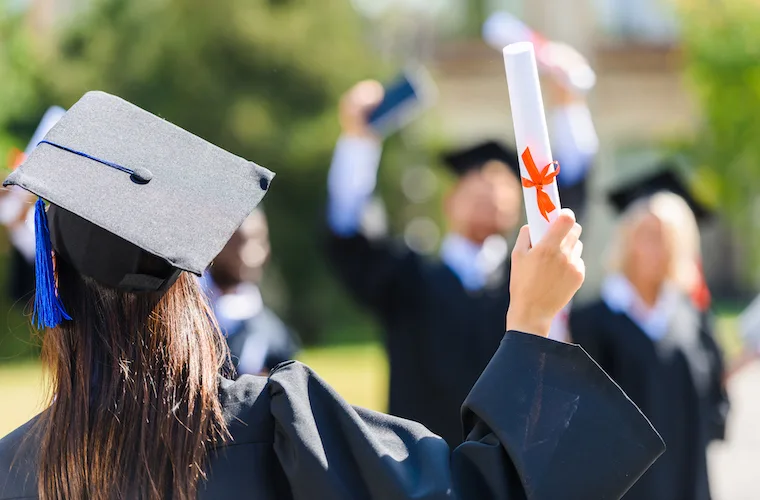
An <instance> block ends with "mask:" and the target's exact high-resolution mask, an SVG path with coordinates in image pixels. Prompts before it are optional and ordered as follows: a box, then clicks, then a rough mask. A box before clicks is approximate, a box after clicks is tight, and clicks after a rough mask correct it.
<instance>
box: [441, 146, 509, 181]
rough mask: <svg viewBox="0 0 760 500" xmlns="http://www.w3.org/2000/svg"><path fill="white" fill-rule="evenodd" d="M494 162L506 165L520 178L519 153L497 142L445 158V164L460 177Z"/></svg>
mask: <svg viewBox="0 0 760 500" xmlns="http://www.w3.org/2000/svg"><path fill="white" fill-rule="evenodd" d="M492 160H498V161H500V162H502V163H504V164H506V165H507V166H508V167H509V169H510V170H511V171H512V172H514V174H515V175H516V176H517V177H520V164H519V163H518V160H517V151H516V150H515V149H513V148H510V147H507V146H504V145H503V144H500V143H498V142H496V141H487V142H483V143H480V144H477V145H475V146H471V147H468V148H466V149H462V150H458V151H453V152H450V153H448V154H445V155H444V156H443V161H444V163H445V164H446V165H447V166H448V167H449V168H451V170H452V171H453V172H454V173H455V174H457V175H459V176H462V175H465V174H466V173H468V172H470V171H472V170H478V169H480V168H482V167H483V166H484V165H485V164H486V163H488V162H489V161H492Z"/></svg>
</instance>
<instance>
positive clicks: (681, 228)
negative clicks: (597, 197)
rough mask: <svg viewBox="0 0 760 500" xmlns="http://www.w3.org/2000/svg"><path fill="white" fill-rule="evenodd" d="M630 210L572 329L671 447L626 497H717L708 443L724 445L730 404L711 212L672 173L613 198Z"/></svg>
mask: <svg viewBox="0 0 760 500" xmlns="http://www.w3.org/2000/svg"><path fill="white" fill-rule="evenodd" d="M610 199H611V201H612V202H613V204H614V205H615V207H616V208H617V209H618V210H620V211H621V212H622V215H621V217H620V221H619V223H618V227H617V233H616V235H615V237H614V239H613V240H612V245H611V249H610V262H609V266H608V267H609V269H608V275H607V277H606V278H605V280H604V283H603V285H602V289H601V296H600V298H599V299H598V300H596V301H593V302H591V303H590V304H587V305H585V306H583V307H578V308H575V309H573V311H572V312H571V316H570V331H571V335H572V338H573V340H574V341H576V342H578V343H579V344H580V345H581V346H582V347H583V348H584V349H585V350H586V351H587V352H588V353H589V354H590V355H591V356H592V357H593V358H594V359H595V360H596V361H597V362H598V363H599V365H600V366H601V367H602V368H603V369H604V370H605V371H607V373H608V374H609V375H610V376H611V377H612V378H613V380H615V381H616V382H617V383H618V384H620V387H621V388H622V389H623V390H624V391H626V393H627V394H628V396H629V397H630V398H631V399H632V400H633V401H634V402H635V403H636V404H637V405H639V407H640V408H641V410H642V411H643V412H644V414H645V415H646V416H647V417H648V418H649V419H650V421H651V422H652V424H653V425H654V426H655V428H656V429H657V430H658V431H659V432H660V434H661V435H662V438H663V440H664V441H665V443H666V446H667V452H666V453H665V454H664V455H663V457H662V458H661V459H660V460H659V461H658V462H657V463H656V464H655V465H654V466H653V467H652V468H651V469H650V470H649V471H648V472H647V473H646V474H645V475H644V476H643V477H642V479H641V480H640V481H639V482H638V483H637V484H636V485H635V486H634V487H633V488H632V489H631V491H630V492H629V493H628V494H627V495H626V496H625V497H624V498H625V500H638V499H641V500H708V499H709V498H710V487H709V481H708V470H707V446H708V444H709V443H710V442H711V441H713V440H719V439H723V437H724V434H725V426H726V419H727V416H728V409H729V402H728V397H727V394H726V391H725V386H724V375H725V373H724V365H723V359H722V354H721V352H720V349H719V347H718V345H717V343H716V341H715V339H714V338H713V324H712V318H711V317H710V315H709V313H705V312H704V311H702V310H700V307H699V304H698V303H697V302H695V300H694V296H693V290H694V289H695V285H698V284H699V282H700V279H701V273H700V270H699V268H698V265H697V264H698V260H697V259H696V258H695V256H696V255H698V252H699V251H698V248H699V245H700V240H699V229H698V225H697V221H696V217H695V214H696V216H697V217H699V218H700V219H704V218H706V217H707V215H708V213H709V212H708V211H707V210H706V209H705V208H704V207H702V206H701V204H699V203H698V202H697V201H696V200H695V199H694V198H693V197H692V196H691V195H690V193H689V192H688V190H687V189H686V187H685V185H684V182H683V181H682V180H681V179H680V178H679V177H678V176H677V174H676V173H675V172H674V171H672V170H665V171H661V172H657V173H655V174H654V175H651V176H646V177H645V178H643V179H639V180H637V181H636V182H633V183H631V184H627V185H624V186H623V187H621V188H619V189H617V190H616V191H614V192H613V193H611V195H610Z"/></svg>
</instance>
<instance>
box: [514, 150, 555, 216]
mask: <svg viewBox="0 0 760 500" xmlns="http://www.w3.org/2000/svg"><path fill="white" fill-rule="evenodd" d="M522 160H523V164H525V169H526V170H527V171H528V175H530V179H526V178H525V177H522V185H523V187H526V188H532V187H534V188H536V201H537V202H538V211H539V212H541V215H543V217H544V219H546V221H547V222H549V215H548V214H550V213H551V212H553V211H554V210H555V209H556V208H557V207H555V206H554V203H552V199H551V198H550V197H549V194H548V193H547V192H545V191H544V186H548V185H550V184H551V183H552V182H554V178H555V177H557V174H559V162H557V161H553V162H551V163H549V164H548V165H546V166H545V167H544V168H543V169H542V170H541V171H540V172H539V171H538V167H536V162H535V161H533V155H531V154H530V148H525V152H523V154H522ZM552 165H554V166H556V167H557V168H556V169H555V170H554V172H552V173H549V167H551V166H552Z"/></svg>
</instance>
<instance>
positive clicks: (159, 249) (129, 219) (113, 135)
mask: <svg viewBox="0 0 760 500" xmlns="http://www.w3.org/2000/svg"><path fill="white" fill-rule="evenodd" d="M273 177H274V174H273V173H272V172H270V171H269V170H267V169H265V168H262V167H260V166H258V165H256V164H255V163H252V162H249V161H247V160H245V159H243V158H240V157H238V156H235V155H233V154H231V153H229V152H227V151H224V150H223V149H221V148H218V147H216V146H214V145H212V144H210V143H208V142H206V141H204V140H203V139H200V138H199V137H196V136H194V135H193V134H191V133H189V132H186V131H185V130H182V129H181V128H179V127H177V126H175V125H172V124H171V123H169V122H167V121H165V120H163V119H161V118H159V117H157V116H154V115H152V114H150V113H148V112H147V111H144V110H142V109H140V108H138V107H137V106H134V105H132V104H130V103H128V102H126V101H124V100H122V99H120V98H118V97H114V96H111V95H108V94H105V93H102V92H89V93H87V94H85V96H84V97H82V99H80V100H79V102H77V103H76V104H75V105H74V106H73V107H72V108H71V110H70V111H69V112H68V113H66V115H65V116H63V118H61V120H60V121H59V122H58V123H57V124H56V125H55V126H54V127H53V128H52V130H50V132H49V133H48V134H47V135H46V136H45V138H44V139H43V140H42V141H41V142H40V144H39V146H38V147H36V148H35V149H34V150H33V151H32V153H31V154H30V155H29V157H28V159H27V160H26V161H25V162H24V163H23V164H22V165H21V166H20V167H19V168H18V169H16V170H15V171H14V172H13V173H12V174H11V175H10V176H9V177H8V178H7V179H6V181H5V182H4V185H5V186H9V185H17V186H20V187H22V188H24V189H26V190H27V191H30V192H32V193H34V194H36V195H37V196H39V198H40V199H39V200H38V201H37V205H36V207H35V210H36V212H35V233H36V245H37V248H36V260H35V265H36V297H35V322H36V324H37V326H38V327H55V326H57V325H58V324H60V323H61V321H63V320H64V319H71V318H70V317H69V316H68V315H67V314H66V312H65V310H64V309H63V305H62V304H61V302H60V299H59V297H58V292H57V290H56V285H55V277H54V274H53V267H52V266H53V263H52V252H51V249H54V250H55V251H56V254H57V255H58V256H59V258H62V259H64V260H65V261H66V262H67V263H69V264H70V265H71V266H73V267H74V268H75V269H76V270H77V271H78V272H79V273H81V274H82V275H84V276H88V277H90V278H92V279H94V280H95V281H97V282H99V283H101V284H102V285H105V286H107V287H111V288H117V289H120V290H125V291H131V292H140V291H164V290H167V289H168V288H169V287H170V286H171V285H172V284H173V283H174V281H175V280H176V279H177V277H178V276H179V274H180V273H181V272H182V271H188V272H191V273H194V274H196V275H200V274H201V273H202V272H203V270H204V269H205V268H206V267H207V266H208V265H209V264H210V263H211V261H212V260H213V259H214V258H215V257H216V256H217V254H218V253H219V252H220V251H221V250H222V248H223V247H224V245H225V244H226V243H227V241H228V240H229V238H230V237H231V236H232V234H233V233H234V232H235V231H236V230H237V228H238V227H239V226H240V224H241V223H242V222H243V220H244V219H245V218H246V217H247V216H248V215H249V214H250V213H251V211H253V209H254V208H255V207H256V205H258V203H259V202H260V201H261V199H262V198H263V196H264V194H265V192H266V190H267V188H268V187H269V183H270V181H271V179H272V178H273ZM43 200H47V201H48V202H50V208H49V210H48V211H47V213H46V211H45V204H44V202H43Z"/></svg>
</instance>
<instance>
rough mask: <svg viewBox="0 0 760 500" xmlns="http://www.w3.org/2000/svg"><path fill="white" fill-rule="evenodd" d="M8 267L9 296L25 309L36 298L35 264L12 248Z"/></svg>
mask: <svg viewBox="0 0 760 500" xmlns="http://www.w3.org/2000/svg"><path fill="white" fill-rule="evenodd" d="M8 266H9V272H8V284H7V286H8V296H9V297H10V299H11V301H12V302H13V303H14V304H18V305H20V306H21V307H23V306H25V305H26V303H27V302H29V300H30V299H31V298H32V297H34V287H35V275H34V264H33V263H30V262H29V261H27V260H26V257H24V256H23V255H22V254H21V252H19V251H18V250H17V249H16V248H15V247H13V246H11V249H10V255H9V259H8Z"/></svg>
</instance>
